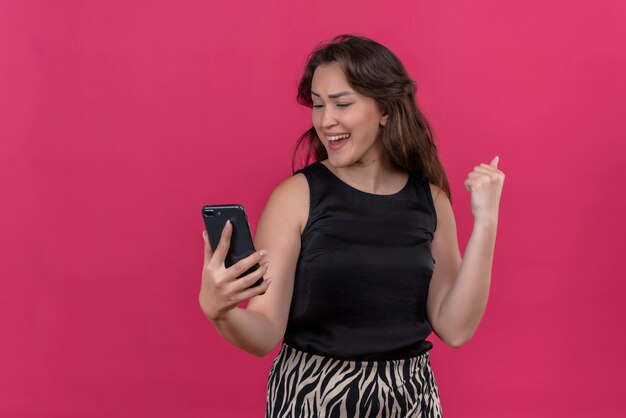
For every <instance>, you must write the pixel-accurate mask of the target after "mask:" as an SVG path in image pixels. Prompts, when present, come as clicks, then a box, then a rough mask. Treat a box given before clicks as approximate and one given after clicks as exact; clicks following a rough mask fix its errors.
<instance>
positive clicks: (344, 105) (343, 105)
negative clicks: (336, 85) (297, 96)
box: [313, 103, 352, 109]
mask: <svg viewBox="0 0 626 418" xmlns="http://www.w3.org/2000/svg"><path fill="white" fill-rule="evenodd" d="M351 104H352V103H337V107H348V106H350V105H351ZM320 107H324V105H313V108H314V109H319V108H320Z"/></svg>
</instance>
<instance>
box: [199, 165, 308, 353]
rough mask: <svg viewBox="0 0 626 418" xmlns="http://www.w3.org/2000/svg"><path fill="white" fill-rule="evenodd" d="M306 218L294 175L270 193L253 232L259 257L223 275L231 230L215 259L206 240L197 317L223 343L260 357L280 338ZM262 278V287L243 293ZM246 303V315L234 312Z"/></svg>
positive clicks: (304, 191) (300, 181) (300, 180)
mask: <svg viewBox="0 0 626 418" xmlns="http://www.w3.org/2000/svg"><path fill="white" fill-rule="evenodd" d="M307 216H308V185H307V183H306V179H305V178H304V176H303V175H302V174H299V175H296V176H293V177H290V178H289V179H287V180H285V181H284V182H283V183H281V184H280V185H279V186H278V187H277V188H276V189H275V190H274V192H273V193H272V195H271V197H270V199H269V201H268V203H267V205H266V207H265V210H264V211H263V214H262V215H261V219H260V220H259V224H258V227H257V235H256V248H257V249H258V250H259V251H257V252H256V253H255V254H252V255H251V256H249V257H247V258H245V259H244V260H241V261H240V262H238V263H237V264H235V265H233V266H231V267H230V268H228V269H226V268H225V267H224V257H225V255H226V251H227V250H228V243H229V241H230V233H231V229H230V228H225V230H224V232H223V234H222V240H221V241H220V244H219V245H218V248H217V249H216V251H215V253H213V252H212V250H211V247H210V245H209V243H208V240H207V239H206V237H205V265H204V269H203V274H202V286H201V289H200V295H199V301H200V306H201V308H202V311H203V312H204V314H205V315H206V316H207V318H208V319H209V320H210V321H211V322H212V323H213V325H214V326H215V328H216V329H217V331H218V332H219V333H220V335H222V336H223V337H224V338H225V339H226V340H227V341H229V342H230V343H232V344H233V345H235V346H237V347H239V348H241V349H243V350H245V351H248V352H250V353H252V354H254V355H257V356H259V357H260V356H264V355H266V354H268V353H269V352H271V351H272V350H273V349H274V347H276V345H277V344H278V343H279V342H280V340H281V339H282V337H283V335H284V332H285V328H286V324H287V317H288V314H289V306H290V303H291V295H292V292H293V278H294V274H295V267H296V263H297V260H298V254H299V251H300V233H301V231H302V229H303V227H304V223H306V217H307ZM259 261H260V262H261V263H262V268H260V269H258V270H257V272H254V273H251V274H249V275H248V276H246V277H242V278H241V279H236V277H237V276H238V275H240V274H241V273H242V272H244V271H246V270H247V269H248V268H249V267H250V266H252V265H253V264H254V263H256V262H259ZM266 263H269V264H267V265H266ZM261 275H263V276H264V277H265V279H266V280H265V282H264V283H263V284H261V285H260V286H258V287H255V288H251V289H247V287H248V286H250V285H251V284H252V283H254V282H255V281H256V280H257V279H258V278H259V277H260V276H261ZM270 282H271V286H270ZM263 292H265V293H264V294H261V293H263ZM249 298H251V299H250V301H249V303H248V306H247V308H246V309H242V308H239V307H237V304H239V303H240V302H242V301H244V300H246V299H249Z"/></svg>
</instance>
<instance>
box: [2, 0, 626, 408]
mask: <svg viewBox="0 0 626 418" xmlns="http://www.w3.org/2000/svg"><path fill="white" fill-rule="evenodd" d="M399 3H402V5H400V4H399ZM625 18H626V8H625V7H624V6H623V2H620V1H618V0H613V1H604V2H594V3H593V8H592V7H590V6H587V2H571V1H563V0H561V1H552V2H549V3H546V2H544V1H538V0H535V1H530V2H528V1H527V2H517V3H512V2H502V1H496V0H483V1H472V2H459V1H452V2H449V1H448V2H415V1H404V2H394V3H393V5H392V4H391V3H387V2H376V3H374V4H371V5H368V6H367V7H366V6H365V4H364V3H363V2H336V1H334V0H319V1H317V2H310V3H303V2H291V1H274V2H271V4H270V2H249V4H247V5H246V6H245V7H243V6H242V5H241V4H237V2H234V3H232V4H229V3H228V2H215V4H209V3H208V2H204V1H177V2H174V1H170V2H166V1H24V0H20V1H11V0H2V1H1V2H0V144H1V145H0V173H1V176H0V190H1V191H2V205H0V231H1V237H2V238H1V240H0V243H1V247H0V256H1V257H2V262H1V263H0V330H1V333H2V342H1V343H0V416H2V417H155V418H156V417H209V416H210V417H225V416H232V417H256V416H262V414H263V408H264V400H265V398H264V397H265V385H266V379H267V374H268V372H269V368H270V364H271V362H272V359H273V356H268V357H266V358H263V359H258V358H255V357H253V356H252V355H249V354H247V353H244V352H242V351H240V350H238V349H236V348H234V347H232V346H230V345H228V344H227V343H226V342H224V341H223V340H221V339H220V337H219V336H218V334H217V333H216V332H215V331H214V330H213V329H212V328H211V326H210V324H209V323H208V322H207V321H206V320H205V319H204V317H203V316H202V313H201V311H200V309H199V306H198V303H197V295H198V290H199V283H200V269H201V264H202V238H201V231H202V222H201V217H200V207H201V206H202V205H203V204H206V203H226V202H240V203H242V204H244V205H245V206H246V207H247V209H248V211H249V215H250V218H251V221H252V222H253V224H256V221H257V219H258V217H259V215H260V212H261V210H262V208H263V205H264V203H265V200H266V199H267V197H268V194H269V193H270V191H271V190H272V188H273V187H274V186H275V185H276V184H277V183H278V182H279V181H281V179H283V178H285V177H286V176H288V175H289V174H290V156H291V151H292V148H293V144H294V141H295V139H296V137H297V136H298V135H299V134H300V133H301V132H302V131H303V130H304V129H305V128H307V127H308V126H309V124H310V113H309V111H308V109H306V108H302V107H299V106H298V105H297V104H296V102H295V93H296V91H295V88H296V85H297V81H298V79H299V76H300V71H301V69H302V66H303V64H304V60H305V58H306V56H307V54H308V53H309V51H310V50H311V48H313V46H314V45H315V44H316V43H317V42H319V41H322V40H327V39H329V38H330V37H332V36H333V35H336V34H339V33H342V32H353V33H358V34H363V35H366V36H369V37H372V38H374V39H376V40H379V41H380V42H382V43H383V44H385V45H387V46H388V47H390V48H391V49H392V50H393V51H394V52H396V53H397V55H398V56H399V57H400V58H401V59H402V60H403V62H404V63H405V65H406V66H407V69H408V70H409V72H410V73H411V75H412V76H413V77H414V79H415V80H416V81H417V83H418V99H419V101H420V104H421V105H422V107H423V108H424V110H425V112H426V114H427V115H428V116H429V117H430V120H431V121H432V123H433V125H434V128H435V131H436V133H437V135H438V138H439V146H440V152H441V156H442V159H443V162H444V165H445V166H446V169H447V171H448V175H449V177H450V180H451V184H452V189H453V199H454V209H455V213H456V218H457V223H458V228H459V236H460V240H461V249H462V250H463V249H464V247H465V244H466V242H467V239H468V238H469V234H470V232H471V227H472V217H471V211H470V206H469V195H468V193H467V192H466V191H465V189H464V188H463V180H464V179H465V176H466V174H467V173H468V172H469V171H471V169H472V167H473V166H474V165H476V164H478V163H480V162H488V161H489V160H490V159H491V158H492V157H493V156H495V155H496V154H497V155H500V165H499V167H500V168H501V169H502V170H503V171H504V172H505V173H506V176H507V178H506V183H505V189H504V192H503V198H502V203H501V213H500V222H501V225H500V229H499V231H498V240H497V246H496V256H495V264H494V271H493V285H492V291H491V298H490V302H489V306H488V309H487V312H486V314H485V317H484V320H483V322H482V324H481V326H480V328H479V330H478V332H477V333H476V335H475V337H474V339H473V340H472V341H471V342H470V343H469V344H468V345H466V346H465V347H463V348H462V349H460V350H452V349H450V348H447V347H445V346H443V344H442V343H440V342H438V341H436V340H435V338H434V337H433V340H435V344H436V346H435V349H434V350H433V351H432V354H431V355H432V364H433V368H434V371H435V375H436V378H437V381H438V384H439V387H440V392H441V398H442V402H443V408H444V413H445V416H447V417H505V416H506V417H589V416H605V417H616V416H621V415H622V413H620V412H618V407H621V406H622V404H623V402H622V400H623V399H622V398H623V390H624V386H623V383H622V381H623V376H624V374H625V372H626V370H625V367H624V365H625V362H624V357H623V355H624V352H626V344H625V342H626V339H625V336H624V325H623V323H624V321H623V318H624V317H626V315H625V314H626V308H625V305H626V304H625V303H624V289H625V286H624V284H623V283H624V278H625V277H626V274H625V273H626V271H625V269H624V265H623V263H622V260H623V259H622V258H621V257H622V252H623V250H624V244H623V242H624V241H623V240H624V237H625V236H626V228H625V224H624V221H623V218H622V216H623V214H624V212H625V209H626V207H625V206H626V205H625V198H624V180H626V179H625V178H624V177H625V176H624V174H623V171H621V170H620V168H619V167H618V163H620V162H621V163H622V164H623V163H624V162H625V159H624V155H625V153H624V148H625V147H624V142H625V141H624V140H625V139H626V128H625V124H624V121H625V120H626V107H625V103H626V99H625V97H626V95H625V93H626V88H625V87H626V81H625V77H624V74H626V48H625V46H624V45H625V43H624V40H625V39H626V29H625V28H626V26H624V24H623V22H624V21H625ZM619 250H622V251H619ZM618 397H619V399H618Z"/></svg>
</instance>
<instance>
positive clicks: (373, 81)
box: [292, 34, 452, 200]
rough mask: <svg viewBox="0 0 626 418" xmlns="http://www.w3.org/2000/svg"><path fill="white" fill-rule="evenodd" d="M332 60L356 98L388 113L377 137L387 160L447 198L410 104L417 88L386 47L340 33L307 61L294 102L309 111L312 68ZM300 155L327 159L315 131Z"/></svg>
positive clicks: (301, 144)
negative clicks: (368, 99) (338, 67)
mask: <svg viewBox="0 0 626 418" xmlns="http://www.w3.org/2000/svg"><path fill="white" fill-rule="evenodd" d="M333 62H336V63H337V64H339V66H340V67H341V69H342V70H343V72H344V73H345V75H346V79H347V80H348V83H349V84H350V86H351V87H352V88H353V89H354V90H355V91H356V92H357V93H359V94H362V95H364V96H367V97H371V98H373V99H374V100H375V101H376V104H377V106H378V108H379V110H380V111H381V112H382V114H383V115H385V114H386V115H389V116H388V120H387V123H386V124H385V126H382V127H381V128H380V138H381V140H382V143H383V146H384V148H385V150H386V152H387V153H388V154H389V156H390V158H391V162H392V163H393V164H394V165H395V166H397V167H399V168H401V169H403V170H405V171H407V172H409V173H416V174H417V175H418V176H421V177H422V178H428V181H429V182H431V183H433V184H436V185H437V186H439V187H441V188H442V189H443V190H444V191H445V193H446V194H447V195H448V198H449V199H450V200H452V196H451V195H450V185H449V183H448V177H447V176H446V172H445V170H444V168H443V166H442V164H441V162H440V161H439V157H438V155H437V146H436V144H435V138H434V134H433V130H432V128H431V126H430V123H428V120H427V119H426V117H425V116H424V114H423V113H422V112H421V111H420V110H419V108H418V106H417V103H416V101H415V92H416V84H415V82H414V81H413V80H411V78H410V77H409V76H408V74H407V72H406V70H405V69H404V66H403V65H402V63H401V62H400V60H399V59H398V57H396V56H395V54H394V53H393V52H391V51H390V50H389V49H388V48H387V47H385V46H383V45H381V44H379V43H377V42H375V41H373V40H371V39H368V38H365V37H362V36H357V35H350V34H343V35H338V36H336V37H334V38H333V39H332V40H331V41H330V42H329V43H327V44H320V45H318V46H317V47H316V48H315V49H314V50H313V52H311V54H310V55H309V57H308V60H307V63H306V66H305V68H304V73H303V74H302V78H301V80H300V84H299V86H298V96H297V101H298V103H300V104H302V105H304V106H307V107H309V108H312V107H313V100H312V99H311V82H312V80H313V73H314V71H315V69H316V68H317V67H318V66H319V65H322V64H329V63H333ZM303 151H304V164H305V165H306V164H309V163H310V162H311V160H313V161H322V160H325V159H326V158H327V157H328V155H327V153H326V149H325V148H324V146H323V145H322V143H321V141H320V139H319V137H318V135H317V132H316V131H315V128H314V127H311V128H310V129H308V130H307V131H306V132H305V133H304V134H302V136H300V138H299V139H298V141H297V142H296V147H295V150H294V153H293V158H292V169H295V160H296V156H297V155H301V154H300V153H302V152H303ZM294 171H295V170H294Z"/></svg>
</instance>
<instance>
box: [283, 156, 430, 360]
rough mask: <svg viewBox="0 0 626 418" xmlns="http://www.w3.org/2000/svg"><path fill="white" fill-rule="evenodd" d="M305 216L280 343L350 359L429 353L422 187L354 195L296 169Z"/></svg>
mask: <svg viewBox="0 0 626 418" xmlns="http://www.w3.org/2000/svg"><path fill="white" fill-rule="evenodd" d="M298 172H302V173H303V174H304V175H305V176H306V179H307V181H308V184H309V190H310V199H311V200H310V208H309V217H308V220H307V224H306V226H305V228H304V231H303V232H302V237H301V245H302V246H301V251H300V256H299V258H298V264H297V268H296V275H295V282H294V290H293V298H292V302H291V308H290V311H289V319H288V322H287V329H286V332H285V336H284V342H285V343H286V344H288V345H290V346H292V347H295V348H297V349H300V350H302V351H306V352H310V353H314V354H319V355H323V356H329V357H334V358H340V359H350V360H392V359H401V358H408V357H414V356H417V355H420V354H422V353H424V352H426V351H428V350H430V349H431V348H432V344H431V343H430V342H429V341H426V337H428V335H430V333H431V331H432V329H431V327H430V324H429V323H428V321H427V319H426V300H427V297H428V285H429V283H430V279H431V276H432V273H433V268H434V264H435V261H434V259H433V258H432V252H431V243H432V239H433V234H434V231H435V227H436V223H437V219H436V212H435V207H434V204H433V199H432V195H431V193H430V186H429V182H428V180H427V179H425V178H423V179H419V178H418V177H417V176H416V175H414V174H411V175H409V180H408V182H407V184H406V185H405V186H404V188H403V189H402V190H401V191H399V192H398V193H395V194H392V195H377V194H371V193H367V192H363V191H360V190H358V189H355V188H353V187H352V186H350V185H348V184H347V183H345V182H343V181H342V180H340V179H339V178H338V177H337V176H335V174H333V173H332V172H331V171H330V170H329V169H328V168H326V166H324V165H323V164H321V163H319V162H317V163H314V164H311V165H309V166H308V167H306V168H304V169H302V170H298V171H297V172H296V173H298Z"/></svg>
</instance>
